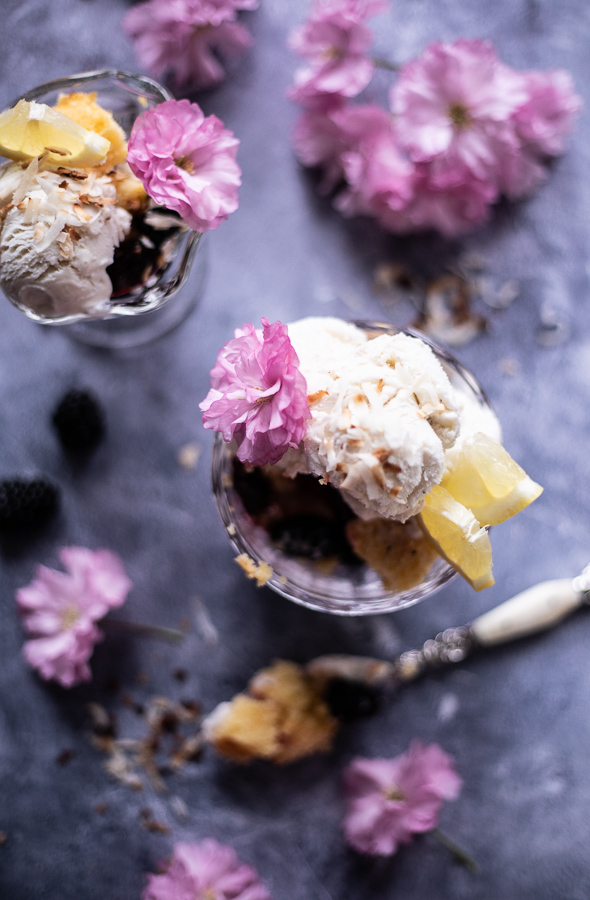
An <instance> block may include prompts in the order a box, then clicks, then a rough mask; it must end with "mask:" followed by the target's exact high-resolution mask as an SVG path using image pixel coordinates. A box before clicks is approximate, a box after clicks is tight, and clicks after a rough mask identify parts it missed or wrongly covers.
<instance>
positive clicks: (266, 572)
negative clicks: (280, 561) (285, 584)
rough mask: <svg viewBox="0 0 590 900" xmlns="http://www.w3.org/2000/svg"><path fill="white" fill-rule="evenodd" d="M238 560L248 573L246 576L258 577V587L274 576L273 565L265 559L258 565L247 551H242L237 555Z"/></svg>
mask: <svg viewBox="0 0 590 900" xmlns="http://www.w3.org/2000/svg"><path fill="white" fill-rule="evenodd" d="M236 562H237V564H238V565H239V566H240V567H241V568H242V569H243V570H244V572H245V573H246V578H254V579H256V584H257V586H258V587H262V586H263V585H265V584H266V582H267V581H269V580H270V578H271V577H272V566H269V564H268V563H266V562H264V561H263V562H261V563H259V564H258V565H257V564H256V563H255V562H254V560H253V559H250V557H249V556H248V554H247V553H240V555H239V556H236Z"/></svg>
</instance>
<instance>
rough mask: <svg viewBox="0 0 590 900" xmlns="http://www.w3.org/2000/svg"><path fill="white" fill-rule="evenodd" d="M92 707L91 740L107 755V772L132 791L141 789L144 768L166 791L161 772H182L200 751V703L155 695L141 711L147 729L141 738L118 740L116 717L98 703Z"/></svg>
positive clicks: (155, 783)
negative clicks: (92, 727)
mask: <svg viewBox="0 0 590 900" xmlns="http://www.w3.org/2000/svg"><path fill="white" fill-rule="evenodd" d="M91 707H92V708H91V713H92V716H93V720H94V723H95V731H94V732H93V734H92V735H91V738H90V739H91V743H92V744H93V746H95V747H96V748H97V749H99V750H100V751H101V752H103V753H105V754H106V755H107V756H108V759H107V760H106V762H105V763H104V768H105V769H106V771H107V772H108V773H109V774H110V775H111V776H112V777H114V778H116V779H117V780H118V781H119V782H121V784H124V785H125V786H126V787H130V788H132V789H133V790H141V789H142V788H143V786H144V780H143V778H142V776H141V774H140V770H141V771H142V772H143V773H144V775H146V776H147V777H148V779H149V781H150V783H151V785H152V787H153V788H154V790H156V791H158V792H160V793H163V792H164V791H166V783H165V781H164V779H163V777H162V775H163V774H165V773H166V772H171V771H179V770H180V769H182V768H183V767H184V765H185V764H186V763H188V762H191V761H193V760H196V759H197V758H198V757H199V755H200V753H201V750H202V737H201V730H200V725H199V720H200V707H199V705H198V704H197V703H193V702H192V701H184V702H180V703H177V702H175V701H172V700H170V699H168V698H167V697H152V699H151V700H150V701H149V703H147V704H146V707H145V710H144V711H143V712H142V713H141V714H142V718H143V720H144V722H145V724H146V729H147V730H146V733H145V735H144V736H143V737H142V738H140V739H137V738H120V739H117V738H116V736H115V734H114V731H113V729H112V725H111V723H112V722H113V721H114V716H113V715H112V714H110V713H108V712H107V711H106V710H105V709H104V707H101V706H100V705H99V704H91ZM186 726H189V727H190V728H189V733H188V734H186V733H183V727H186ZM195 726H197V730H196V731H195V730H194V728H195ZM109 729H110V730H109Z"/></svg>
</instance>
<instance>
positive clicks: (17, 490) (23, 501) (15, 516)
mask: <svg viewBox="0 0 590 900" xmlns="http://www.w3.org/2000/svg"><path fill="white" fill-rule="evenodd" d="M58 502H59V491H58V489H57V488H56V487H55V485H53V484H50V483H49V482H48V481H43V480H42V479H41V478H31V479H25V478H12V479H10V480H7V481H2V482H0V529H2V530H6V529H11V528H23V527H27V526H28V527H30V526H36V525H42V524H43V523H44V522H46V521H47V520H48V519H49V518H50V517H51V516H52V515H53V514H54V513H55V511H56V510H57V507H58Z"/></svg>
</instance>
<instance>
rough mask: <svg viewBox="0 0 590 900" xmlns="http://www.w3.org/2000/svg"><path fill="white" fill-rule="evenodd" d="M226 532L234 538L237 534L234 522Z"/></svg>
mask: <svg viewBox="0 0 590 900" xmlns="http://www.w3.org/2000/svg"><path fill="white" fill-rule="evenodd" d="M225 530H226V531H227V533H228V534H229V535H230V537H233V536H234V534H235V533H236V526H235V525H234V523H233V522H230V523H229V525H228V526H227V528H226V529H225Z"/></svg>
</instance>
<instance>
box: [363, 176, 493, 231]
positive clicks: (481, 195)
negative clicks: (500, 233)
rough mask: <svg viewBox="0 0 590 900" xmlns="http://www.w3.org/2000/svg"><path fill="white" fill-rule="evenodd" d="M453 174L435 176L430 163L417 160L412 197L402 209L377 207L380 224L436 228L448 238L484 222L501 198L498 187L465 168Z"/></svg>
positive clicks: (399, 228)
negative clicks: (452, 177) (493, 205)
mask: <svg viewBox="0 0 590 900" xmlns="http://www.w3.org/2000/svg"><path fill="white" fill-rule="evenodd" d="M454 174H455V176H456V177H455V178H454V179H451V178H450V177H449V173H447V177H446V178H440V177H439V178H436V176H435V173H433V171H432V165H431V164H430V163H417V164H416V166H415V169H414V174H413V192H412V196H411V199H410V200H409V201H408V203H407V204H406V206H405V207H404V208H403V209H399V210H392V209H389V208H387V207H385V206H381V207H380V208H378V209H377V210H376V214H377V217H378V219H379V222H380V224H381V225H382V226H383V227H384V228H386V229H387V230H388V231H392V232H393V233H395V234H411V233H413V232H417V231H425V230H428V229H435V230H436V231H438V232H440V234H442V235H444V236H445V237H447V238H454V237H458V236H459V235H462V234H465V233H466V232H468V231H472V230H473V229H474V228H476V227H477V226H479V225H482V224H483V223H484V222H486V221H487V220H488V218H489V215H490V211H491V205H492V204H493V203H495V202H496V200H497V199H498V195H499V191H498V188H497V187H496V186H495V185H494V184H491V183H490V182H489V181H485V180H481V179H479V178H474V177H473V176H472V175H471V174H470V173H469V172H466V171H465V170H463V171H462V170H461V169H457V170H455V173H454Z"/></svg>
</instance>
